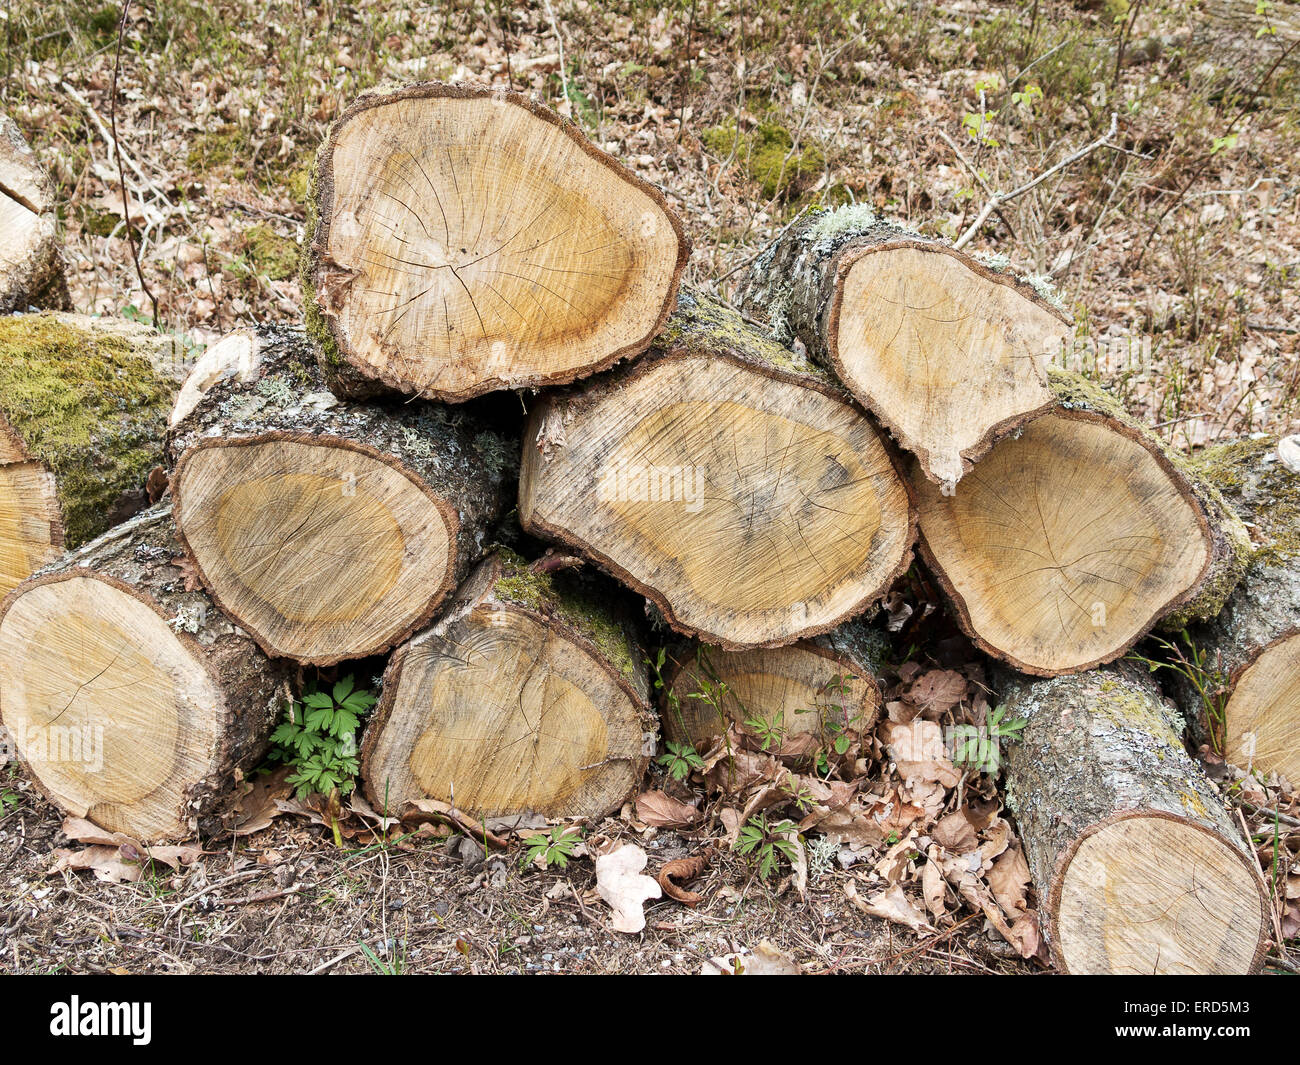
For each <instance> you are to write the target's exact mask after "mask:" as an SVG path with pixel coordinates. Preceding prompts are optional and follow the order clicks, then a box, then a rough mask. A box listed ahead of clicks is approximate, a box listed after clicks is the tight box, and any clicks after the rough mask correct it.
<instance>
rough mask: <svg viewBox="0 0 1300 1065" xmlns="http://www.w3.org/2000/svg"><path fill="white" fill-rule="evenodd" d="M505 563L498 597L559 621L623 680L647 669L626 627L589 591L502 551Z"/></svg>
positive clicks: (501, 556) (503, 562) (508, 552)
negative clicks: (583, 639) (623, 677)
mask: <svg viewBox="0 0 1300 1065" xmlns="http://www.w3.org/2000/svg"><path fill="white" fill-rule="evenodd" d="M497 554H498V555H499V557H500V559H501V562H502V573H501V577H500V578H499V579H498V580H497V583H496V588H495V591H496V594H497V595H498V596H500V597H501V598H503V599H508V600H510V602H512V603H518V604H519V605H520V606H522V607H526V608H528V609H529V610H534V611H536V612H537V613H539V614H545V615H548V616H553V617H556V618H557V619H558V620H560V621H561V622H563V623H564V624H566V625H568V626H569V627H570V628H573V629H575V630H576V631H577V632H578V633H580V634H581V635H582V636H584V637H585V638H586V639H588V640H590V641H591V643H592V644H594V645H595V647H596V649H597V650H598V651H599V652H600V653H601V654H602V655H603V656H604V657H605V658H606V659H608V660H609V661H610V662H611V663H612V664H613V666H614V668H615V669H617V670H618V671H619V672H620V673H622V674H623V676H625V677H628V678H631V677H633V676H635V675H636V671H637V670H639V669H641V668H642V666H643V663H642V659H641V650H640V648H638V647H637V645H636V642H635V641H634V640H633V638H632V636H631V635H630V634H629V633H628V631H627V629H625V628H624V627H623V625H621V624H619V621H618V619H617V618H616V617H615V616H614V614H613V613H612V612H611V611H610V610H609V607H608V606H607V605H606V604H605V603H602V602H601V601H600V600H599V599H598V598H597V597H596V595H594V594H593V593H592V592H591V591H590V590H589V589H587V588H585V587H583V586H582V584H581V582H579V581H578V580H575V579H573V578H572V577H571V576H569V575H567V574H564V573H562V572H561V573H558V574H554V573H539V572H538V571H537V570H535V569H533V567H532V566H531V565H530V564H529V563H528V560H527V559H525V558H524V557H523V556H522V555H520V554H517V553H516V552H514V551H512V550H510V549H509V548H508V547H498V548H497Z"/></svg>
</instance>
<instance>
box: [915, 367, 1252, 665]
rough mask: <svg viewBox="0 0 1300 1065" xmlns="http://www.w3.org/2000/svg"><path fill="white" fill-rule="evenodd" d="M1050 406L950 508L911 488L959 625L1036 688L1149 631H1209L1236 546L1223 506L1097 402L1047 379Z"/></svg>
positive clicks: (1239, 562)
mask: <svg viewBox="0 0 1300 1065" xmlns="http://www.w3.org/2000/svg"><path fill="white" fill-rule="evenodd" d="M1051 380H1052V385H1053V391H1054V394H1055V396H1056V399H1057V401H1058V403H1059V404H1060V406H1059V407H1057V408H1056V409H1054V410H1052V411H1049V412H1048V413H1047V414H1044V415H1040V416H1038V417H1037V418H1035V419H1033V420H1032V421H1030V422H1029V423H1028V424H1027V425H1025V426H1024V427H1023V428H1022V430H1021V431H1020V432H1019V433H1018V434H1017V435H1016V436H1015V437H1012V438H1008V439H1006V440H1004V441H1002V442H1000V443H999V444H998V445H997V446H996V447H994V448H993V449H992V450H991V451H990V452H989V454H988V455H986V456H985V457H984V458H983V459H982V460H981V462H980V463H979V465H978V467H977V468H976V470H975V472H974V473H973V474H971V475H970V476H968V477H967V478H966V479H965V480H964V481H962V482H961V484H959V485H958V486H957V488H956V491H955V492H954V493H953V494H952V495H951V496H946V495H944V494H943V492H942V491H941V489H940V488H938V487H937V486H935V485H933V484H931V483H928V482H922V481H921V480H920V479H919V478H918V479H917V497H918V505H919V512H920V531H921V535H920V550H921V554H922V557H923V558H924V559H925V561H926V564H927V566H929V568H930V569H931V570H932V571H933V572H934V574H935V577H936V579H937V580H938V582H939V584H940V585H941V586H942V587H943V588H944V590H945V591H946V592H947V594H948V596H949V598H950V600H951V602H952V605H953V608H954V613H955V615H956V618H957V620H958V623H959V624H960V625H961V626H962V628H963V629H964V630H965V631H966V633H967V634H968V635H969V636H970V637H971V638H972V639H973V640H974V641H975V642H976V643H977V644H978V645H979V646H980V647H981V648H982V649H983V650H984V651H986V652H987V653H989V654H991V655H993V656H995V657H997V658H1000V659H1001V660H1002V661H1004V662H1007V663H1009V664H1010V665H1012V666H1013V667H1014V668H1016V669H1018V670H1020V671H1021V672H1026V673H1033V674H1037V675H1040V676H1055V675H1057V674H1060V673H1069V672H1082V671H1084V670H1088V669H1091V668H1093V667H1095V666H1097V665H1100V664H1103V663H1105V662H1110V661H1113V660H1115V659H1116V658H1118V657H1119V656H1121V655H1123V654H1124V653H1125V652H1126V651H1127V650H1128V649H1129V648H1131V647H1132V646H1133V645H1134V644H1135V643H1136V642H1137V640H1138V639H1140V638H1141V637H1142V636H1143V635H1145V634H1146V633H1147V632H1148V631H1150V629H1151V628H1152V627H1153V626H1154V625H1155V624H1157V623H1160V624H1161V625H1162V626H1166V625H1167V626H1175V627H1181V626H1182V625H1185V624H1186V623H1187V619H1189V618H1196V617H1212V616H1213V615H1214V614H1216V613H1217V612H1218V611H1219V610H1221V609H1222V606H1223V603H1224V601H1225V600H1226V599H1227V597H1228V595H1229V594H1230V593H1231V591H1232V588H1233V587H1234V586H1235V584H1236V582H1237V581H1238V580H1239V579H1240V577H1241V574H1242V572H1243V571H1244V569H1245V564H1246V559H1247V557H1248V555H1249V536H1248V534H1247V532H1246V528H1245V526H1244V525H1243V524H1242V522H1241V519H1240V518H1239V517H1238V516H1237V515H1236V513H1235V512H1234V511H1233V510H1232V508H1231V507H1230V506H1229V505H1228V504H1227V503H1226V502H1225V501H1224V500H1223V497H1222V495H1221V494H1220V493H1219V492H1218V491H1217V490H1216V489H1215V488H1214V487H1213V486H1212V485H1210V484H1209V483H1208V482H1206V481H1205V479H1204V478H1203V477H1201V476H1200V475H1199V474H1198V473H1197V472H1196V470H1195V469H1194V468H1193V467H1192V466H1191V465H1190V464H1189V463H1188V462H1187V461H1186V460H1185V459H1184V458H1181V457H1179V456H1177V455H1175V454H1173V453H1172V452H1171V451H1170V450H1169V449H1167V448H1166V447H1165V446H1164V445H1163V444H1161V443H1160V441H1158V440H1157V439H1156V438H1155V437H1154V435H1153V434H1151V433H1150V432H1149V431H1147V430H1145V429H1143V428H1142V427H1141V426H1140V425H1138V424H1137V423H1136V422H1135V421H1134V420H1133V419H1131V418H1130V417H1128V415H1127V414H1125V413H1124V411H1123V410H1122V408H1121V407H1120V405H1119V404H1118V403H1117V402H1115V401H1114V400H1113V399H1112V398H1110V397H1109V396H1108V395H1107V394H1106V393H1105V392H1104V391H1102V390H1101V389H1100V388H1099V387H1097V386H1095V385H1093V384H1091V383H1090V382H1087V381H1084V380H1083V379H1081V378H1076V377H1074V376H1073V375H1069V374H1064V373H1061V372H1059V371H1053V373H1052V375H1051Z"/></svg>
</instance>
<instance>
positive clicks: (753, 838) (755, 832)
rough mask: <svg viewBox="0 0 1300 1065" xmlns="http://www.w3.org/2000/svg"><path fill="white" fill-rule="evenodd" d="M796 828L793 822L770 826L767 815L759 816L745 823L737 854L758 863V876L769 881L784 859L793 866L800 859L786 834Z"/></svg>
mask: <svg viewBox="0 0 1300 1065" xmlns="http://www.w3.org/2000/svg"><path fill="white" fill-rule="evenodd" d="M793 827H794V822H793V821H777V822H776V823H774V824H768V820H767V814H759V815H758V816H756V817H751V818H750V819H749V820H748V821H746V822H745V825H744V827H743V828H741V830H740V837H739V838H738V839H737V840H736V853H737V854H743V855H744V856H745V857H746V858H748V859H750V861H756V862H757V863H758V875H759V877H761V878H762V879H763V880H767V879H768V878H769V877H770V876H771V875H772V874H773V873H774V872H776V869H777V866H778V865H779V864H780V861H781V859H782V858H784V859H785V860H786V861H787V862H789V863H790V864H791V865H793V864H794V862H795V859H796V858H797V857H798V855H797V853H796V851H795V848H794V844H793V843H791V842H790V841H789V840H788V839H786V838H785V837H786V834H787V833H788V832H789V831H790V829H792V828H793Z"/></svg>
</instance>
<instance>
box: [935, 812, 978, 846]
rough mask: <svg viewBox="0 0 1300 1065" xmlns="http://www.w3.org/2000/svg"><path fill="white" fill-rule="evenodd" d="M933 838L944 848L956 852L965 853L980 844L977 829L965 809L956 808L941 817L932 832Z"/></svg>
mask: <svg viewBox="0 0 1300 1065" xmlns="http://www.w3.org/2000/svg"><path fill="white" fill-rule="evenodd" d="M930 836H931V838H932V839H933V840H934V841H935V842H936V843H937V844H939V846H941V847H942V848H943V849H944V850H947V851H952V852H953V853H954V854H965V853H966V852H967V851H973V850H974V849H975V848H976V847H977V846H978V845H979V839H978V838H977V837H976V835H975V829H974V828H972V827H971V823H970V819H969V818H968V817H967V816H966V813H965V811H964V810H955V811H954V812H953V813H950V814H948V816H947V817H944V818H941V819H940V820H939V823H938V824H937V825H935V826H934V829H933V830H932V831H931V832H930Z"/></svg>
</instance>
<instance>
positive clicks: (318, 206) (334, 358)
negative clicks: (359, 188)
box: [302, 81, 691, 403]
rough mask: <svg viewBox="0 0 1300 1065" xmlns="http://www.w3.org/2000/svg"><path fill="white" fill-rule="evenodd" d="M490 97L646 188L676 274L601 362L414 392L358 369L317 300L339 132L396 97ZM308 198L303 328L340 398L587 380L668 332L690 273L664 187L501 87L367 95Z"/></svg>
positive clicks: (460, 396)
mask: <svg viewBox="0 0 1300 1065" xmlns="http://www.w3.org/2000/svg"><path fill="white" fill-rule="evenodd" d="M493 97H496V98H498V99H501V100H503V101H504V102H506V103H509V104H514V105H516V106H518V107H522V108H524V109H525V110H526V111H528V112H529V113H530V114H532V115H533V116H534V117H535V118H539V119H541V120H543V121H545V122H549V123H550V124H551V125H553V126H555V127H556V128H557V129H559V130H560V131H561V132H563V133H564V134H565V135H566V136H567V137H569V138H570V139H571V140H572V141H573V142H574V143H575V144H576V145H577V146H578V147H579V148H581V149H582V150H583V151H584V152H586V153H587V155H588V156H589V157H590V158H592V159H593V160H595V161H596V162H597V163H600V164H602V165H604V166H607V167H608V168H609V169H610V170H612V171H613V172H614V174H615V175H616V176H617V177H619V178H621V179H622V180H623V181H626V182H627V183H628V184H630V185H631V186H632V187H633V188H634V189H637V190H638V191H640V192H642V193H644V194H645V195H646V196H647V197H648V198H649V199H650V200H651V202H652V203H654V205H655V206H656V207H658V208H659V210H660V211H661V212H662V213H663V215H664V217H665V218H666V219H667V220H668V223H669V224H670V225H671V226H672V229H673V233H674V234H675V235H676V237H677V261H676V264H675V266H674V268H673V275H672V278H671V279H670V280H669V283H668V289H667V293H666V294H665V297H664V302H663V306H662V307H661V308H660V310H659V315H658V317H657V319H656V320H655V323H654V325H653V326H652V327H651V329H650V330H649V332H647V333H646V335H645V336H644V337H643V338H642V339H640V340H637V341H634V342H632V343H631V344H626V345H624V346H623V347H622V348H619V349H618V350H616V351H615V352H614V353H613V354H611V355H608V356H606V357H605V358H603V359H601V360H600V361H598V362H595V363H592V364H590V365H589V366H585V367H577V368H575V369H572V370H562V371H559V372H557V373H553V374H532V375H529V376H527V377H521V378H519V379H517V380H511V381H504V380H502V379H500V378H489V379H487V380H485V381H480V382H479V383H478V384H477V385H474V386H472V387H471V388H468V389H465V390H463V391H460V392H445V391H442V390H431V389H427V388H426V389H417V388H415V387H413V386H412V385H411V383H410V382H408V381H405V380H403V379H402V378H400V377H397V376H396V375H394V374H391V373H388V372H376V371H375V370H374V369H373V368H362V367H361V366H359V365H358V364H357V363H356V362H355V361H354V360H353V359H352V358H351V357H350V356H349V355H348V354H347V353H346V352H344V351H343V349H342V348H341V347H340V346H339V340H338V335H337V333H336V332H335V326H334V324H333V323H334V320H333V318H332V317H330V316H327V315H325V314H323V313H322V312H321V311H320V309H319V307H318V305H317V303H316V295H317V292H318V289H319V285H318V283H317V275H318V273H319V270H320V267H321V264H322V262H323V258H324V256H325V254H326V252H327V250H328V248H329V235H330V218H331V216H332V214H333V210H334V146H335V145H334V141H335V131H336V130H339V129H342V128H343V126H344V125H346V124H347V123H348V122H350V121H351V120H352V119H353V118H355V117H356V116H357V115H359V114H361V113H363V112H365V111H368V110H370V109H372V108H376V107H383V106H385V105H387V104H390V103H394V102H397V101H399V100H407V99H416V100H419V99H439V98H441V99H451V100H481V99H490V98H493ZM308 196H309V201H310V202H311V204H312V208H311V212H312V217H309V218H308V219H307V228H306V232H307V233H308V234H309V237H308V239H307V242H306V244H305V247H304V250H303V268H302V278H303V281H304V285H303V295H304V297H305V300H306V303H307V305H308V306H309V307H311V308H312V309H313V313H309V314H308V315H307V316H306V318H307V321H306V325H307V330H308V332H309V333H311V334H313V335H314V336H315V337H316V339H317V341H318V342H319V343H320V345H321V351H322V356H323V358H322V363H321V370H322V372H323V373H324V374H325V376H326V381H327V382H328V383H329V385H330V388H331V390H332V389H334V387H335V384H336V382H337V383H338V384H339V387H340V388H341V390H342V393H343V394H342V396H341V397H340V398H354V399H362V398H368V397H369V396H373V395H377V394H379V391H381V390H380V389H378V388H375V387H374V385H373V384H372V385H370V386H369V387H367V385H366V383H365V382H377V383H378V384H379V385H382V386H383V387H384V388H386V389H388V390H391V391H395V392H400V393H403V394H405V395H415V396H418V397H419V398H421V399H432V400H439V401H441V402H444V403H463V402H465V401H467V400H471V399H474V398H476V397H478V396H482V395H486V394H488V393H489V392H499V391H503V390H507V389H518V388H541V387H545V386H547V385H566V384H571V383H573V382H574V381H577V380H579V379H580V378H583V377H589V376H590V375H592V374H594V373H599V372H601V371H602V370H607V369H609V368H610V367H611V366H613V365H615V364H616V363H618V362H620V361H622V360H623V359H627V358H631V357H633V356H635V355H639V354H640V353H641V352H643V351H645V350H646V348H647V347H649V346H650V344H651V342H652V341H653V340H654V338H655V336H656V335H657V334H658V333H659V332H660V330H662V329H663V327H664V323H665V322H667V320H668V316H669V315H670V314H671V313H672V310H673V306H674V304H675V303H676V301H677V292H678V289H679V287H680V285H681V279H682V274H683V273H684V272H685V271H686V263H687V260H688V259H689V258H690V253H691V242H690V239H689V238H688V237H687V236H686V230H685V228H684V227H683V226H682V222H681V219H680V218H679V217H678V216H677V213H676V212H675V211H674V210H673V209H672V207H671V206H670V205H669V203H668V198H667V197H666V196H665V195H664V194H663V192H662V191H661V190H660V189H658V188H657V187H655V186H654V185H652V184H651V183H650V182H648V181H646V180H645V179H644V178H643V177H641V176H640V175H639V174H636V173H634V172H633V171H631V170H629V169H628V168H627V167H626V166H624V165H623V164H622V163H620V162H619V161H618V160H617V159H615V158H614V157H613V156H611V155H609V154H608V153H607V152H604V151H602V150H601V149H600V148H598V147H596V145H594V144H592V142H591V141H590V140H589V139H588V138H587V137H586V135H585V134H583V133H582V131H581V130H579V129H578V127H577V126H576V125H574V123H573V122H571V121H569V120H567V119H565V118H563V117H562V116H561V115H559V114H557V113H556V112H555V111H552V110H551V109H550V108H549V107H546V106H545V105H544V104H541V103H539V102H538V101H537V100H534V99H533V98H532V97H531V96H528V95H525V94H524V93H519V92H514V91H513V90H503V89H496V88H490V87H487V86H473V85H447V84H444V83H442V82H436V81H429V82H422V83H420V84H417V85H411V86H408V87H406V88H403V89H397V90H395V91H388V92H384V91H380V92H374V93H369V94H367V95H363V96H362V97H360V98H359V99H358V100H356V101H355V102H354V103H353V104H352V105H351V106H350V107H348V108H347V110H345V111H344V112H343V114H341V115H340V116H339V117H338V118H337V119H336V120H335V121H334V123H333V125H332V126H331V128H330V133H329V135H328V136H327V137H326V138H325V140H324V141H323V142H322V143H321V146H320V150H319V152H318V155H317V158H316V162H315V164H314V165H313V167H312V181H311V187H310V189H309V194H308ZM318 330H323V332H318ZM344 364H346V366H347V367H348V368H349V370H350V372H348V371H344V373H343V374H342V375H340V374H339V373H338V371H339V368H340V367H341V366H343V365H344ZM357 379H360V380H357Z"/></svg>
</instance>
